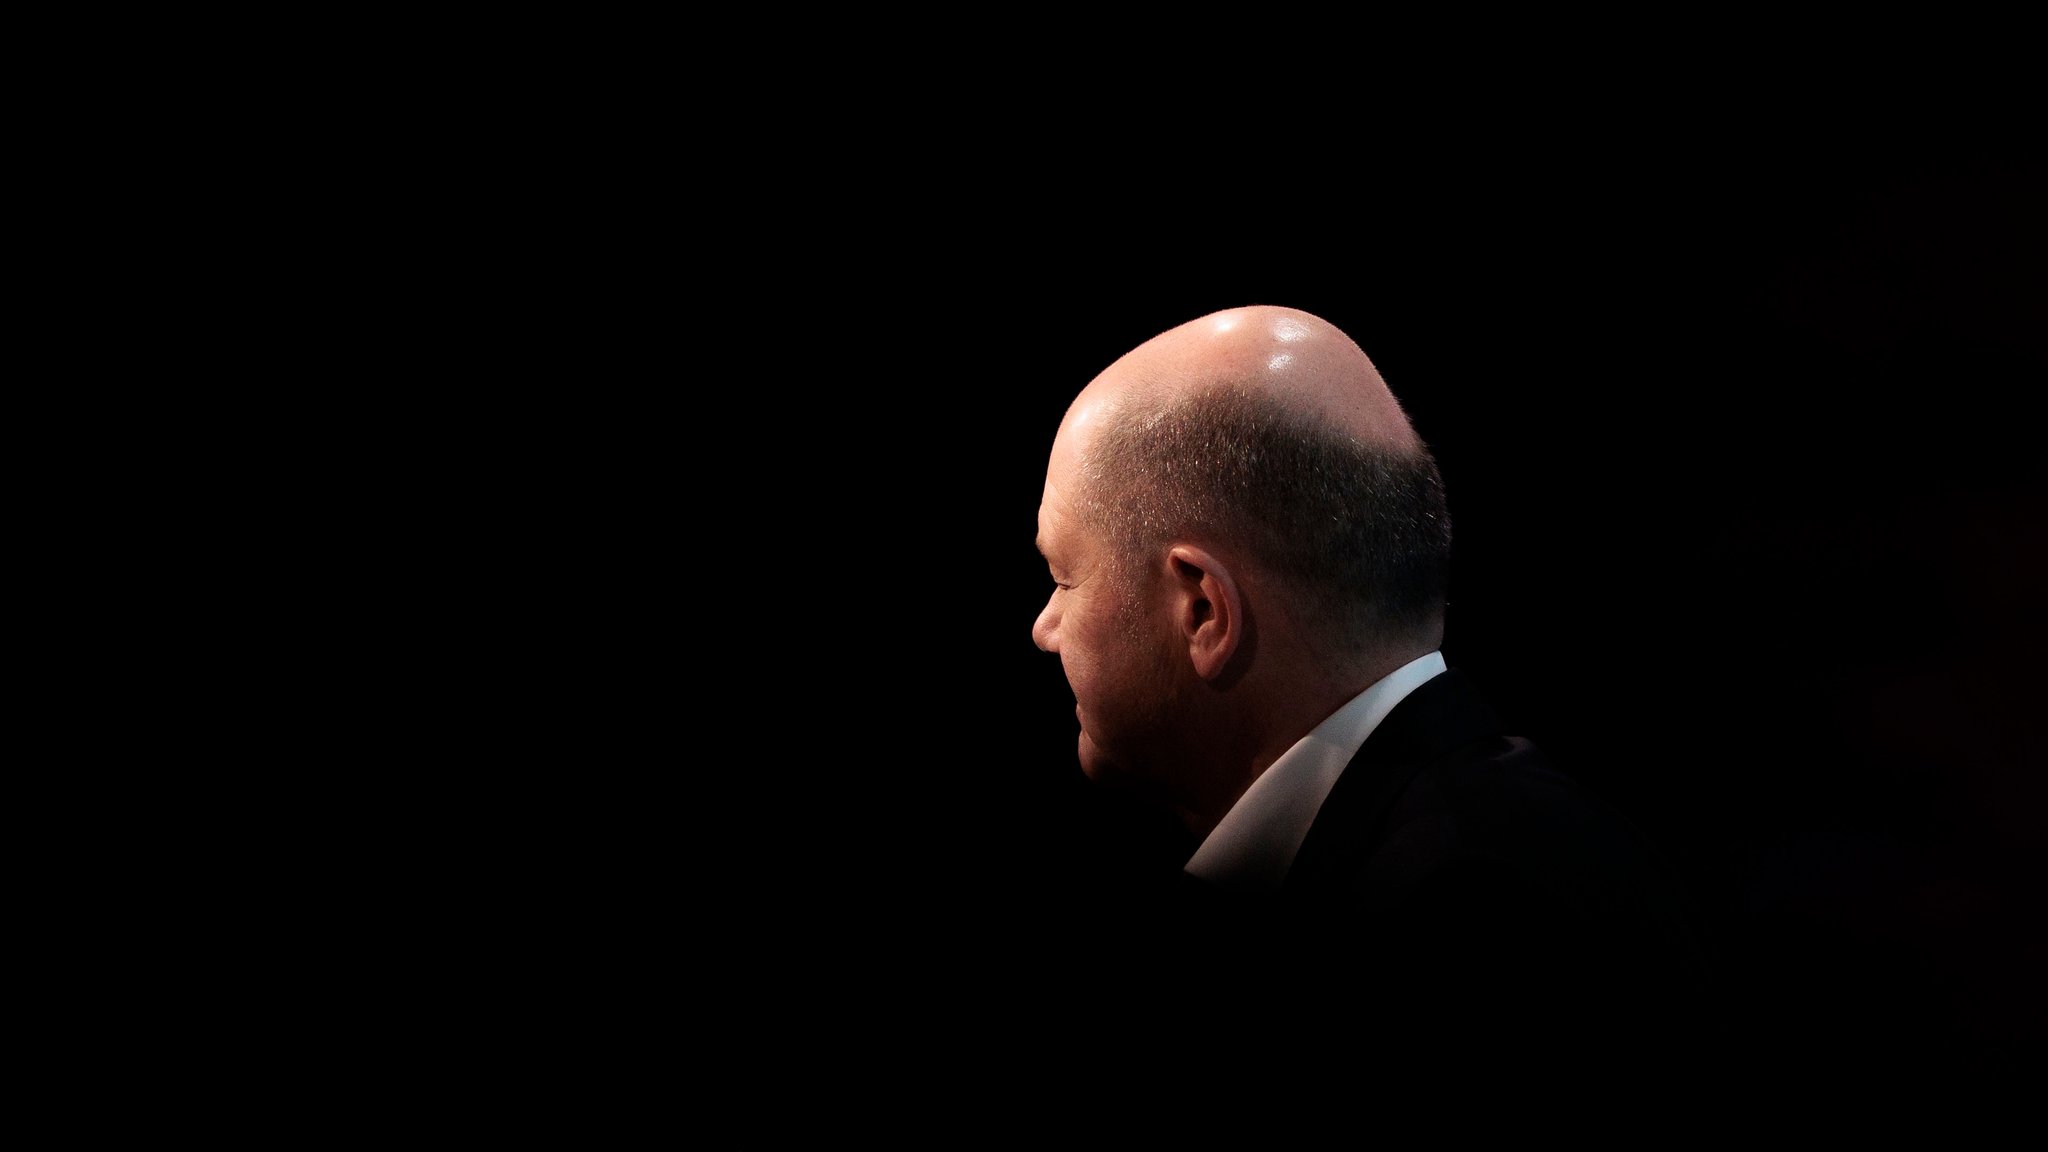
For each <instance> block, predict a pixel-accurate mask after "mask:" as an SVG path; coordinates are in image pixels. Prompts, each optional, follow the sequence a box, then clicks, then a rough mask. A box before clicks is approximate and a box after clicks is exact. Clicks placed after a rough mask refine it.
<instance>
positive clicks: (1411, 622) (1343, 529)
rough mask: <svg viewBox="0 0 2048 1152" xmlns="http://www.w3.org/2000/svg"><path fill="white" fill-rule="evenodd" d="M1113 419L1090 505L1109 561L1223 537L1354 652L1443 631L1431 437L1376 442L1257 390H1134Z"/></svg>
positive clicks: (1444, 536) (1441, 501) (1088, 477)
mask: <svg viewBox="0 0 2048 1152" xmlns="http://www.w3.org/2000/svg"><path fill="white" fill-rule="evenodd" d="M1109 417H1110V418H1109V420H1108V422H1107V423H1106V424H1105V426H1104V427H1103V429H1102V431H1101V433H1100V434H1099V435H1098V436H1097V438H1096V440H1095V444H1094V448H1093V450H1092V451H1091V452H1090V454H1089V457H1088V460H1087V462H1086V464H1085V466H1084V468H1085V471H1084V476H1085V486H1084V489H1083V499H1082V502H1081V503H1082V507H1083V509H1084V510H1085V513H1084V514H1085V515H1086V516H1087V517H1088V518H1089V519H1090V520H1091V521H1092V522H1093V523H1094V524H1095V526H1096V527H1097V528H1098V529H1099V530H1101V531H1103V532H1104V533H1105V535H1106V536H1107V537H1108V539H1109V541H1110V543H1111V547H1112V552H1113V554H1114V555H1115V557H1116V559H1115V560H1114V561H1113V563H1116V564H1118V565H1119V566H1122V567H1125V568H1128V567H1129V566H1130V565H1133V564H1136V563H1138V562H1139V561H1140V559H1141V558H1143V557H1145V556H1147V555H1148V554H1149V553H1150V552H1152V551H1153V550H1154V549H1156V548H1157V547H1159V546H1160V545H1163V544H1164V543H1166V542H1167V541H1169V540H1175V539H1193V540H1196V541H1199V542H1220V543H1225V544H1229V545H1234V546H1237V547H1240V548H1243V549H1245V550H1246V551H1247V552H1248V553H1249V554H1250V556H1251V557H1252V558H1253V560H1254V562H1256V563H1257V564H1259V565H1260V566H1261V567H1262V568H1264V569H1265V570H1266V571H1267V572H1269V573H1271V574H1272V575H1273V576H1274V577H1277V578H1278V579H1279V580H1281V581H1282V582H1284V584H1285V586H1286V587H1287V588H1288V589H1290V590H1291V591H1292V592H1293V594H1294V595H1295V596H1296V597H1297V598H1298V603H1299V605H1300V606H1301V607H1302V608H1303V609H1304V610H1305V611H1304V616H1305V618H1306V619H1307V620H1309V621H1311V622H1312V623H1313V625H1314V626H1315V627H1317V628H1318V629H1320V630H1321V631H1322V632H1323V633H1324V634H1325V635H1326V636H1327V637H1328V638H1329V639H1331V640H1333V641H1335V643H1336V645H1337V646H1338V647H1339V648H1341V649H1343V650H1345V651H1350V652H1363V651H1367V650H1369V649H1370V648H1371V647H1373V646H1374V645H1376V644H1380V643H1386V642H1399V641H1407V640H1413V639H1415V638H1417V637H1422V636H1430V637H1434V636H1436V635H1437V634H1438V630H1439V629H1440V628H1441V625H1442V620H1443V609H1444V602H1445V597H1446V595H1447V591H1448V585H1449V570H1450V549H1451V518H1450V512H1449V509H1448V506H1447V504H1446V501H1445V495H1444V484H1443V477H1442V476H1441V475H1440V474H1439V472H1438V469H1437V464H1436V460H1435V458H1434V457H1433V456H1431V454H1430V453H1429V451H1428V449H1427V448H1426V447H1423V446H1421V445H1420V444H1419V443H1418V444H1417V446H1416V447H1415V448H1413V449H1410V450H1405V451H1404V450H1399V449H1395V448H1391V447H1388V446H1384V445H1379V444H1370V443H1366V442H1364V441H1361V440H1359V439H1357V438H1355V437H1352V436H1348V435H1345V434H1344V433H1342V432H1340V431H1339V430H1337V429H1336V428H1334V427H1332V426H1330V425H1329V424H1328V423H1327V422H1326V421H1324V420H1322V419H1320V418H1318V417H1314V416H1309V415H1305V414H1302V413H1299V412H1296V411H1294V410H1292V409H1290V408H1288V407H1286V406H1285V405H1283V404H1281V403H1279V402H1277V401H1275V400H1273V399H1272V398H1270V397H1269V396H1267V395H1265V394H1264V393H1261V392H1259V391H1257V390H1254V389H1250V388H1232V387H1223V388H1214V389H1205V390H1202V391H1199V392H1196V393H1194V394H1192V395H1188V394H1182V395H1177V396H1172V397H1169V398H1167V399H1164V400H1159V399H1147V398H1136V397H1126V398H1124V399H1122V400H1121V401H1120V402H1118V403H1117V406H1116V407H1115V409H1114V410H1112V412H1111V413H1109Z"/></svg>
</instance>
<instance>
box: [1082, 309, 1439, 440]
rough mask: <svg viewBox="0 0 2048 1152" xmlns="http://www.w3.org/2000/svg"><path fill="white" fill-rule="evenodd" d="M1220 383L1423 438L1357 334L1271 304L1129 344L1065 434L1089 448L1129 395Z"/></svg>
mask: <svg viewBox="0 0 2048 1152" xmlns="http://www.w3.org/2000/svg"><path fill="white" fill-rule="evenodd" d="M1219 389H1234V390H1237V391H1239V392H1240V393H1242V394H1244V395H1246V396H1248V397H1255V398H1257V399H1258V401H1259V402H1261V403H1263V404H1269V405H1271V406H1272V407H1273V408H1274V409H1275V410H1276V411H1285V412H1290V413H1294V414H1295V415H1297V416H1299V417H1301V418H1302V419H1303V420H1304V421H1308V422H1314V423H1317V424H1320V425H1322V426H1324V427H1326V428H1328V429H1330V430H1331V431H1334V432H1339V433H1342V434H1343V435H1346V436H1349V437H1351V438H1353V439H1356V440H1358V441H1360V442H1362V443H1366V444H1374V445H1379V446H1381V447H1384V448H1387V449H1389V450H1393V451H1415V450H1418V449H1420V448H1421V441H1420V440H1419V439H1418V438H1417V436H1416V434H1415V430H1414V428H1413V427H1411V426H1410V425H1409V422H1408V416H1407V414H1406V413H1404V412H1403V411H1402V410H1401V405H1400V403H1399V402H1398V401H1396V400H1395V399H1394V394H1393V392H1392V391H1390V390H1389V389H1388V388H1387V383H1386V381H1385V380H1384V379H1382V378H1381V377H1380V373H1379V369H1378V368H1377V367H1375V366H1374V365H1373V362H1372V360H1371V359H1370V358H1368V357H1367V356H1366V354H1365V351H1364V350H1363V349H1361V348H1360V347H1359V346H1358V344H1357V343H1356V342H1355V341H1353V340H1352V339H1351V337H1349V336H1347V335H1345V334H1344V333H1343V332H1342V331H1341V330H1340V329H1338V328H1337V327H1336V326H1335V325H1333V324H1331V323H1330V322H1329V321H1327V320H1324V319H1323V318H1322V317H1320V316H1316V315H1314V314H1313V313H1309V312H1303V311H1301V310H1300V309H1297V308H1280V307H1274V306H1271V305H1252V306H1249V307H1244V308H1229V309H1225V310H1224V311H1221V312H1212V313H1210V314H1209V315H1207V316H1203V317H1200V318H1198V319H1195V320H1190V321H1188V322H1187V323H1185V324H1182V325H1179V326H1178V327H1175V328H1170V329H1168V330H1166V331H1165V332H1161V333H1160V334H1159V335H1157V336H1154V337H1152V338H1151V339H1150V340H1147V341H1145V342H1144V343H1143V344H1140V345H1138V346H1137V347H1136V348H1133V349H1132V350H1130V351H1129V352H1127V353H1125V354H1124V355H1123V356H1121V357H1119V358H1118V359H1117V361H1116V362H1115V363H1113V364H1111V365H1110V366H1109V367H1108V368H1106V369H1104V370H1103V372H1102V373H1101V375H1099V376H1097V377H1096V378H1095V379H1094V380H1092V381H1090V382H1089V384H1088V386H1087V387H1086V388H1084V389H1082V390H1081V394H1080V395H1079V396H1076V397H1075V398H1074V402H1073V405H1072V406H1071V407H1070V408H1069V409H1068V410H1067V415H1066V419H1065V420H1064V421H1063V422H1062V424H1061V426H1060V430H1061V438H1062V439H1070V440H1071V441H1072V442H1071V443H1069V445H1068V447H1070V448H1071V449H1073V450H1076V451H1085V448H1086V446H1087V441H1088V437H1089V434H1090V433H1091V432H1092V431H1093V430H1094V429H1095V428H1097V427H1101V426H1102V425H1103V423H1104V417H1105V416H1107V415H1108V414H1109V413H1111V412H1113V411H1115V410H1116V409H1118V408H1119V407H1120V406H1122V405H1124V404H1126V403H1135V404H1139V405H1145V406H1154V407H1157V406H1165V405H1170V404H1172V403H1174V402H1176V401H1180V400H1186V399H1189V398H1191V397H1195V396H1199V395H1202V394H1204V393H1208V392H1214V391H1216V390H1219ZM1070 431H1071V432H1072V433H1073V435H1072V436H1071V437H1069V436H1068V435H1067V434H1068V433H1069V432H1070ZM1056 443H1057V441H1056Z"/></svg>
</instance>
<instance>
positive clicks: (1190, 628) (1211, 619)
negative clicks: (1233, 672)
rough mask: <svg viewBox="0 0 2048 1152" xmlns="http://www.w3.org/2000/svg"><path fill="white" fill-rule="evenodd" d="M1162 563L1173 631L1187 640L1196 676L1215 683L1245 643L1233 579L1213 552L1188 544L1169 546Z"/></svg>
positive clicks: (1242, 610) (1238, 594)
mask: <svg viewBox="0 0 2048 1152" xmlns="http://www.w3.org/2000/svg"><path fill="white" fill-rule="evenodd" d="M1166 563H1167V568H1168V570H1169V573H1170V575H1171V577H1172V582H1171V583H1172V589H1171V594H1172V596H1173V622H1174V627H1175V628H1176V629H1178V630H1179V632H1180V635H1181V637H1182V638H1183V639H1185V640H1186V641H1187V645H1188V658H1189V660H1190V661H1191V662H1192V663H1193V664H1194V668H1195V674H1196V675H1198V676H1200V677H1201V678H1202V679H1204V680H1215V679H1217V678H1218V677H1220V676H1222V675H1223V670H1224V669H1225V668H1226V667H1228V666H1229V664H1230V658H1231V657H1232V656H1234V655H1236V654H1237V649H1238V646H1239V645H1240V644H1242V643H1243V642H1244V639H1245V625H1246V624H1247V622H1248V619H1249V618H1248V617H1247V616H1246V614H1245V604H1244V598H1243V595H1242V593H1241V592H1240V591H1239V590H1238V586H1237V578H1236V577H1235V576H1233V575H1232V574H1231V571H1230V569H1229V567H1227V566H1226V565H1225V564H1224V563H1223V561H1222V559H1221V558H1219V557H1218V556H1217V555H1216V554H1215V553H1213V552H1210V551H1209V550H1208V549H1206V548H1202V547H1198V546H1196V545H1193V544H1176V545H1174V546H1173V547H1172V548H1171V549H1169V550H1168V551H1167V558H1166Z"/></svg>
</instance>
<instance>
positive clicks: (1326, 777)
mask: <svg viewBox="0 0 2048 1152" xmlns="http://www.w3.org/2000/svg"><path fill="white" fill-rule="evenodd" d="M1445 667H1446V665H1445V664H1444V657H1443V653H1441V652H1431V653H1429V654H1428V655H1426V656H1418V657H1416V658H1415V659H1413V660H1411V661H1409V662H1408V663H1406V664H1403V665H1402V666H1401V667H1399V668H1397V669H1395V670H1394V671H1393V672H1391V673H1389V674H1387V675H1386V676H1385V677H1383V678H1382V679H1380V680H1379V681H1377V682H1376V683H1374V684H1373V685H1372V686H1371V687H1369V688H1367V689H1366V690H1365V691H1363V692H1360V693H1359V694H1358V695H1356V696H1353V697H1352V698H1351V700H1350V702H1349V703H1347V704H1345V705H1344V706H1343V707H1342V708H1339V709H1337V710H1336V711H1335V712H1332V713H1330V715H1329V717H1328V718H1327V719H1325V720H1324V721H1323V722H1322V723H1321V724H1318V725H1316V727H1315V729H1314V730H1313V731H1311V732H1310V733H1309V734H1308V735H1306V736H1303V737H1302V738H1301V739H1299V740H1297V741H1295V742H1294V746H1293V747H1291V748H1289V749H1288V750H1287V751H1285V752H1283V753H1281V754H1280V758H1279V759H1278V760H1275V761H1273V763H1272V764H1271V765H1269V766H1268V767H1267V768H1266V770H1265V771H1264V772H1261V773H1260V774H1259V777H1258V779H1256V780H1254V781H1252V786H1251V787H1250V788H1247V789H1245V793H1244V795H1243V796H1240V797H1238V800H1237V803H1236V804H1234V805H1232V806H1231V808H1230V811H1228V812H1226V813H1224V814H1223V819H1222V821H1221V822H1220V823H1218V824H1217V825H1216V827H1215V828H1214V829H1213V830H1212V831H1211V832H1210V833H1209V835H1208V837H1207V838H1206V839H1204V840H1203V841H1202V846H1201V847H1199V848H1197V849H1195V854H1194V855H1193V856H1191V857H1189V858H1188V862H1187V864H1186V865H1185V869H1186V871H1187V872H1188V873H1189V874H1191V875H1194V876H1197V877H1200V878H1201V879H1203V880H1207V881H1209V882H1211V883H1213V884H1217V885H1220V886H1222V887H1226V888H1235V889H1247V888H1264V889H1276V888H1278V887H1280V882H1281V881H1282V880H1284V879H1286V877H1287V869H1288V868H1289V867H1291V866H1292V865H1293V864H1294V854H1295V853H1296V852H1298V851H1300V850H1301V842H1302V840H1303V839H1304V838H1306V837H1307V836H1308V827H1309V825H1310V824H1312V823H1314V822H1315V818H1316V812H1317V811H1318V810H1320V809H1321V808H1322V806H1323V800H1324V799H1325V798H1327V797H1328V796H1329V794H1330V788H1331V786H1332V785H1334V784H1336V782H1337V777H1338V776H1339V775H1340V774H1341V773H1342V772H1343V771H1344V766H1345V765H1346V764H1349V763H1351V758H1352V757H1353V756H1356V755H1357V754H1358V749H1359V748H1360V746H1362V745H1363V744H1364V743H1365V739H1366V737H1368V736H1370V735H1372V730H1373V729H1375V728H1377V727H1379V723H1380V721H1381V720H1382V719H1385V718H1386V715H1387V713H1389V712H1391V711H1393V710H1394V705H1396V704H1399V703H1400V702H1401V701H1402V699H1403V698H1405V697H1406V696H1407V695H1408V694H1409V693H1410V692H1413V691H1414V690H1415V689H1416V688H1418V687H1420V686H1421V685H1422V684H1423V683H1424V682H1425V681H1427V680H1429V679H1430V678H1431V677H1433V676H1435V675H1437V674H1438V673H1440V672H1442V671H1444V669H1445Z"/></svg>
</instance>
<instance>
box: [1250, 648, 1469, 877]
mask: <svg viewBox="0 0 2048 1152" xmlns="http://www.w3.org/2000/svg"><path fill="white" fill-rule="evenodd" d="M1499 730H1500V722H1499V719H1498V718H1497V717H1496V716H1495V715H1494V714H1493V710H1492V709H1490V708H1488V707H1487V706H1486V703H1485V702H1484V701H1483V700H1481V699H1480V698H1479V695H1478V692H1477V691H1476V690H1475V689H1474V687H1473V686H1472V684H1471V683H1470V682H1469V681H1468V680H1466V678H1465V677H1464V676H1463V675H1461V674H1460V673H1459V672H1458V671H1457V670H1456V669H1451V670H1447V671H1445V672H1443V673H1441V674H1440V675H1438V676H1435V677H1433V678H1431V679H1430V680H1429V681H1427V682H1425V683H1424V684H1423V685H1422V686H1420V687H1418V688H1416V689H1415V690H1414V691H1413V692H1410V693H1409V694H1408V695H1407V696H1406V697H1404V698H1403V699H1402V700H1401V702H1400V703H1399V704H1396V705H1395V706H1394V709H1393V711H1391V712H1389V713H1387V715H1386V717H1385V718H1384V719H1382V720H1381V721H1380V723H1379V726H1378V727H1376V728H1374V729H1373V732H1372V735H1371V736H1369V737H1367V738H1366V741H1365V743H1364V744H1363V745H1362V746H1360V748H1359V749H1358V753H1357V754H1356V755H1354V756H1353V757H1352V758H1351V762H1350V763H1349V764H1347V765H1346V766H1345V768H1344V771H1343V773H1342V774H1341V775H1339V776H1338V777H1337V783H1336V784H1334V785H1332V786H1331V788H1330V795H1329V796H1328V797H1327V798H1326V799H1325V800H1324V801H1323V806H1322V808H1321V809H1319V810H1318V811H1317V812H1316V818H1315V822H1314V823H1313V824H1311V825H1309V830H1308V835H1307V837H1306V838H1304V839H1303V840H1302V844H1301V850H1300V851H1299V852H1297V853H1296V854H1295V857H1294V864H1293V866H1292V867H1290V868H1289V869H1288V872H1287V879H1286V881H1285V883H1284V884H1283V886H1282V890H1283V891H1289V890H1292V891H1296V892H1299V891H1305V890H1309V889H1312V888H1314V887H1316V886H1317V885H1319V884H1320V883H1321V882H1322V881H1323V880H1324V879H1325V878H1327V877H1331V876H1336V875H1343V874H1344V873H1345V872H1346V871H1347V870H1348V868H1349V867H1350V865H1351V864H1352V862H1354V861H1356V860H1358V859H1360V858H1362V857H1364V856H1369V855H1371V854H1372V853H1373V852H1374V851H1375V850H1377V848H1378V847H1379V844H1380V841H1381V840H1382V839H1383V838H1384V836H1385V828H1384V824H1385V821H1386V816H1387V812H1388V810H1389V809H1391V808H1392V807H1393V806H1394V803H1395V801H1397V800H1399V799H1400V798H1401V794H1402V793H1403V792H1404V791H1406V790H1407V788H1408V785H1409V783H1410V782H1411V781H1413V780H1414V779H1415V777H1416V775H1417V774H1418V773H1420V772H1421V771H1422V769H1424V768H1425V767H1427V766H1429V765H1430V764H1432V763H1434V762H1436V761H1437V760H1439V759H1441V758H1442V757H1443V756H1444V755H1445V754H1446V753H1448V752H1449V751H1451V750H1452V749H1454V748H1457V747H1460V746H1461V745H1465V744H1469V743H1471V742H1473V741H1475V740H1483V739H1486V738H1488V737H1492V736H1496V735H1498V733H1499Z"/></svg>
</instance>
